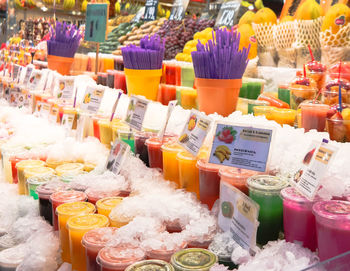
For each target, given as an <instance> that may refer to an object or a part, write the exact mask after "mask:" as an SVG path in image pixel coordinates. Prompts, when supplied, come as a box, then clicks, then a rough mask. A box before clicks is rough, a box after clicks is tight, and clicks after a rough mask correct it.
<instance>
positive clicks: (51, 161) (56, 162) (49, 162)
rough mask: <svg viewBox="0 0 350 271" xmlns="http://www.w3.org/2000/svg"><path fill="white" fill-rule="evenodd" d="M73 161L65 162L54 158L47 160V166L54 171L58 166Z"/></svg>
mask: <svg viewBox="0 0 350 271" xmlns="http://www.w3.org/2000/svg"><path fill="white" fill-rule="evenodd" d="M70 162H71V161H65V160H56V159H54V158H51V157H49V158H47V160H46V166H47V167H50V168H52V169H56V168H57V167H58V166H60V165H63V164H67V163H70Z"/></svg>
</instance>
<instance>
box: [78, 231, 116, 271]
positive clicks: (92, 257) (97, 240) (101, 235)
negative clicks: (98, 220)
mask: <svg viewBox="0 0 350 271" xmlns="http://www.w3.org/2000/svg"><path fill="white" fill-rule="evenodd" d="M116 231H117V228H113V227H106V228H98V229H94V230H90V231H88V232H87V233H85V234H84V236H83V240H82V244H83V246H84V247H85V256H86V271H96V270H99V269H100V268H99V266H98V264H97V262H96V258H97V255H98V252H99V251H100V250H101V249H102V248H104V247H105V246H106V244H107V242H108V241H109V240H110V238H111V237H112V235H113V234H114V233H115V232H116Z"/></svg>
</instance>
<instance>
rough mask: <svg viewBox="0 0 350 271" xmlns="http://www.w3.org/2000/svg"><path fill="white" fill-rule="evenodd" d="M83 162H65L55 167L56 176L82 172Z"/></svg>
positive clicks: (73, 174) (74, 174)
mask: <svg viewBox="0 0 350 271" xmlns="http://www.w3.org/2000/svg"><path fill="white" fill-rule="evenodd" d="M83 169H84V164H81V163H66V164H63V165H60V166H58V167H56V173H57V175H58V176H76V175H79V174H82V173H83V172H84V171H83Z"/></svg>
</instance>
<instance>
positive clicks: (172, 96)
mask: <svg viewBox="0 0 350 271" xmlns="http://www.w3.org/2000/svg"><path fill="white" fill-rule="evenodd" d="M159 87H160V93H161V101H160V102H161V103H162V104H163V105H168V104H169V102H170V101H173V100H176V86H173V85H165V84H160V85H159Z"/></svg>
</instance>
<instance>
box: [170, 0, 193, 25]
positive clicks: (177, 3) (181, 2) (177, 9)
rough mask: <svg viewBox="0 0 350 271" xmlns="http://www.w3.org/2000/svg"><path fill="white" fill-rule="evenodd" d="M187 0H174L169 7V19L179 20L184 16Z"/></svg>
mask: <svg viewBox="0 0 350 271" xmlns="http://www.w3.org/2000/svg"><path fill="white" fill-rule="evenodd" d="M188 3H189V0H174V3H173V8H172V9H171V13H170V17H169V20H170V21H181V20H182V19H183V18H185V13H186V9H187V6H188Z"/></svg>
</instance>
